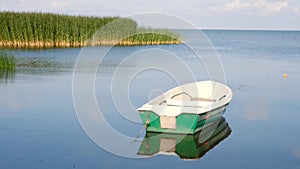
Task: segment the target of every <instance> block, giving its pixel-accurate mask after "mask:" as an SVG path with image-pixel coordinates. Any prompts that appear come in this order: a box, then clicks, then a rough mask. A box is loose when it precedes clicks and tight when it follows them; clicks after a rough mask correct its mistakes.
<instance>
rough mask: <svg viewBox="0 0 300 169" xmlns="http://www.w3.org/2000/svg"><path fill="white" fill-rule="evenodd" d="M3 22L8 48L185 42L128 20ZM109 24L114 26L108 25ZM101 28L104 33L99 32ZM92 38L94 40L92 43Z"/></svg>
mask: <svg viewBox="0 0 300 169" xmlns="http://www.w3.org/2000/svg"><path fill="white" fill-rule="evenodd" d="M0 20H1V22H0V47H6V48H7V47H8V48H15V47H24V48H51V47H81V46H86V45H90V46H94V45H148V44H176V43H180V42H181V41H180V36H179V35H178V34H177V33H174V32H172V31H169V30H157V29H146V28H139V27H138V26H137V23H136V22H135V21H133V20H131V19H128V18H119V17H101V18H99V17H86V16H68V15H60V14H50V13H25V12H20V13H16V12H0ZM112 21H113V22H112ZM108 23H111V24H109V25H107V26H105V25H106V24H108ZM100 28H101V31H98V30H99V29H100ZM97 31H98V32H97ZM145 32H147V33H145ZM149 32H150V33H149ZM95 33H96V34H95ZM91 37H92V40H90V39H91Z"/></svg>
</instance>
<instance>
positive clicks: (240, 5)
mask: <svg viewBox="0 0 300 169" xmlns="http://www.w3.org/2000/svg"><path fill="white" fill-rule="evenodd" d="M250 6H251V5H250V4H249V3H241V1H240V0H235V1H234V2H231V3H227V4H226V5H225V7H226V8H227V9H229V10H235V9H241V8H247V7H250Z"/></svg>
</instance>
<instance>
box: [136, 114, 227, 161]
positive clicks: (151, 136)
mask: <svg viewBox="0 0 300 169" xmlns="http://www.w3.org/2000/svg"><path fill="white" fill-rule="evenodd" d="M230 133H231V129H230V127H229V125H228V123H227V122H226V120H225V118H224V117H220V118H219V119H218V120H216V121H214V122H212V123H209V124H207V125H206V126H205V127H204V128H202V130H201V131H199V132H197V133H195V134H189V135H184V134H171V133H157V132H149V131H148V132H147V133H146V136H145V138H144V139H143V141H142V144H141V145H140V148H139V150H138V153H137V154H138V155H144V156H154V155H157V154H164V155H170V154H171V155H178V156H179V157H180V158H182V159H199V158H200V157H202V156H203V155H204V154H205V153H206V152H208V151H209V150H211V149H212V148H214V147H215V146H216V145H217V144H219V143H220V142H221V141H223V140H224V139H225V138H226V137H228V136H229V135H230Z"/></svg>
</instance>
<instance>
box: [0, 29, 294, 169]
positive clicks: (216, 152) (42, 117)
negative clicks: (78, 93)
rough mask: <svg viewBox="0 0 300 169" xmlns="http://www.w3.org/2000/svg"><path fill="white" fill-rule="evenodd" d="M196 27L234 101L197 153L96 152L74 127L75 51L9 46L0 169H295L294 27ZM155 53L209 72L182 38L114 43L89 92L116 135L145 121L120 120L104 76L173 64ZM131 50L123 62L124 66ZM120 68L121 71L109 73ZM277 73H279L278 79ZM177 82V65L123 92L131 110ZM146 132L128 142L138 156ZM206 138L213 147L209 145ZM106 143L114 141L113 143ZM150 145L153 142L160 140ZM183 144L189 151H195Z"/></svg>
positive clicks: (121, 78) (0, 89) (0, 95)
mask: <svg viewBox="0 0 300 169" xmlns="http://www.w3.org/2000/svg"><path fill="white" fill-rule="evenodd" d="M183 33H184V34H185V35H186V36H190V37H193V34H194V33H195V31H193V30H189V31H187V30H186V31H183ZM204 33H205V35H206V36H207V37H208V38H209V39H210V40H211V42H212V44H213V45H214V47H215V49H216V50H217V52H218V55H219V56H220V59H221V61H222V64H223V67H224V71H225V74H226V83H227V85H228V86H230V87H231V89H232V90H233V93H234V97H233V100H232V102H231V104H230V105H229V107H228V108H227V110H226V112H225V115H224V117H225V119H224V125H225V124H226V123H227V124H226V125H228V126H226V127H224V128H225V129H227V130H228V131H229V130H231V132H229V133H228V132H227V133H226V134H225V133H223V134H222V133H221V134H217V135H216V137H213V138H205V139H204V138H202V139H204V141H206V142H205V143H206V144H205V143H204V144H200V145H198V148H199V146H200V148H204V149H205V151H204V153H205V154H202V155H201V157H200V158H199V159H196V160H183V159H182V158H180V157H179V156H175V155H163V154H160V155H155V156H153V157H150V158H143V159H131V158H125V157H120V156H117V155H114V154H112V153H110V152H107V151H106V150H103V149H102V148H100V147H99V146H98V145H96V144H95V143H94V142H93V141H92V140H91V139H90V138H89V137H88V135H87V134H86V133H85V132H84V130H83V129H82V128H81V125H80V123H79V121H78V119H77V115H76V112H75V110H74V105H73V98H72V77H73V67H74V64H75V61H76V59H77V57H78V56H79V55H80V52H81V48H73V49H43V50H10V52H12V53H13V54H14V55H15V56H16V58H17V64H18V69H17V72H16V73H15V74H14V75H13V76H11V77H8V78H6V79H5V78H2V79H0V168H1V169H2V168H3V169H6V168H11V169H14V168H83V169H86V168H151V169H152V168H158V167H159V168H165V167H168V168H203V169H204V168H205V169H206V168H213V169H216V168H223V169H224V168H230V169H235V168H237V169H238V168H249V169H253V168H256V169H258V168H262V169H265V168H272V169H281V168H290V169H293V168H295V169H299V168H300V135H299V133H300V123H299V119H300V112H299V110H300V99H299V96H300V90H299V89H298V87H299V86H300V76H299V74H300V67H299V65H300V32H296V31H221V30H220V31H213V30H206V31H204ZM194 40H197V39H194ZM106 48H108V47H91V48H88V49H87V50H91V51H93V50H95V49H97V50H100V51H101V50H105V49H106ZM152 48H155V49H154V50H151V51H149V52H147V54H145V55H143V56H142V57H139V56H138V54H139V53H138V52H139V51H147V50H149V49H152ZM157 49H162V50H168V51H172V52H173V54H175V55H176V56H177V58H179V60H181V61H183V62H184V63H185V64H186V65H187V67H189V68H190V70H191V72H192V73H193V74H194V75H195V79H196V80H205V79H208V78H209V77H208V75H207V73H206V72H205V69H204V68H203V66H201V65H202V64H201V62H200V61H199V59H197V58H196V57H194V55H193V54H192V52H191V51H190V50H188V49H187V47H186V46H185V45H182V44H180V45H164V46H135V47H114V48H113V49H112V50H111V51H110V52H109V53H108V54H107V57H105V58H104V59H103V61H102V62H101V64H100V68H99V69H98V73H97V76H96V78H95V96H96V99H97V102H98V103H99V105H100V107H101V109H102V110H103V114H104V116H105V118H106V120H107V121H108V122H109V124H110V125H111V126H112V127H113V128H114V129H115V130H117V131H119V132H120V133H122V134H124V135H127V136H130V137H135V136H137V135H138V133H139V131H140V130H141V129H142V128H143V124H141V123H135V122H132V121H129V120H127V119H125V118H124V117H122V116H120V114H119V112H118V107H117V106H116V105H115V103H114V101H116V100H113V99H114V98H113V97H112V96H111V88H110V87H111V80H112V79H113V78H116V79H117V82H119V83H120V84H123V83H124V84H126V80H128V78H129V77H128V75H129V74H130V73H132V72H134V71H135V68H136V67H138V66H139V65H141V64H144V63H145V62H147V63H149V64H162V65H165V66H166V67H168V66H169V67H176V66H177V65H175V66H174V64H176V63H177V62H175V61H173V60H172V59H170V56H171V55H169V54H166V53H163V52H162V51H161V50H157ZM97 50H96V51H97ZM132 53H133V54H134V55H132V57H131V59H130V60H127V61H126V62H122V61H124V58H126V57H128V55H131V54H132ZM204 53H205V52H204ZM135 54H136V55H135ZM156 55H160V56H159V57H157V58H160V60H157V58H156V57H153V56H156ZM168 55H169V56H168ZM144 56H146V57H148V59H147V58H144ZM119 64H121V68H122V70H124V71H123V72H121V73H119V74H117V75H115V74H114V72H115V71H116V69H117V68H118V67H119V66H118V65H119ZM178 67H179V66H178ZM178 69H179V68H178ZM175 72H176V71H175ZM284 73H286V74H288V77H287V78H283V74H284ZM178 80H179V81H180V83H185V82H189V80H190V79H188V78H186V77H185V76H184V75H181V73H180V72H179V73H178V71H177V74H176V75H174V77H172V75H168V74H167V73H166V72H163V71H159V70H146V71H144V72H142V73H140V74H138V75H137V76H136V77H135V78H134V79H132V81H131V83H130V86H129V87H128V91H127V92H128V95H129V101H130V104H131V106H132V108H133V113H137V112H136V111H134V109H136V108H138V107H140V106H141V105H143V104H144V103H146V102H147V101H148V100H149V98H153V97H154V96H156V95H158V94H160V93H161V92H164V91H166V90H168V89H170V88H172V87H175V86H176V84H177V83H178ZM118 104H119V105H120V106H126V105H127V101H125V100H124V102H122V100H121V101H120V100H118ZM87 111H88V110H87ZM225 129H224V130H223V129H222V131H225ZM145 135H146V133H145V132H144V133H142V135H141V136H140V138H139V139H138V141H135V142H133V143H132V147H133V148H136V149H134V150H133V152H135V151H136V153H138V150H139V148H140V146H141V144H142V141H143V138H144V136H145ZM147 135H148V136H149V135H150V134H149V133H147ZM148 136H147V137H148ZM168 137H176V136H168ZM103 139H106V138H105V136H103ZM200 139H201V138H200ZM213 139H215V140H216V141H215V142H216V143H217V144H216V145H213V144H210V143H211V142H213ZM162 140H163V139H160V141H162ZM191 140H192V142H194V139H193V138H191ZM112 141H113V143H114V144H115V143H117V144H119V145H122V143H118V140H112ZM197 141H199V140H197V139H196V140H195V142H197ZM199 142H200V141H199ZM157 144H159V143H157ZM113 146H114V145H113ZM156 146H157V147H158V148H159V147H160V146H161V144H160V145H156ZM116 147H117V145H116ZM157 147H156V148H157ZM129 148H131V147H129ZM141 148H142V147H141ZM189 148H191V149H189V151H188V153H189V152H192V151H193V150H194V149H195V148H194V149H193V147H189ZM183 151H184V150H183ZM177 153H180V152H179V150H177ZM137 156H138V155H137Z"/></svg>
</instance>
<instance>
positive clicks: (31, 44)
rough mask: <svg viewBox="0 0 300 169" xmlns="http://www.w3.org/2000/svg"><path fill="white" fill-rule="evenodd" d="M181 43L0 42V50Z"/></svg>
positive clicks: (178, 41) (176, 41)
mask: <svg viewBox="0 0 300 169" xmlns="http://www.w3.org/2000/svg"><path fill="white" fill-rule="evenodd" d="M181 43H183V42H182V41H180V40H168V41H148V42H143V41H121V42H118V41H113V40H111V41H97V42H65V41H61V42H43V41H39V42H20V41H19V42H18V41H7V42H3V41H0V48H12V49H13V48H29V49H42V48H76V47H86V46H144V45H173V44H181Z"/></svg>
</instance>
